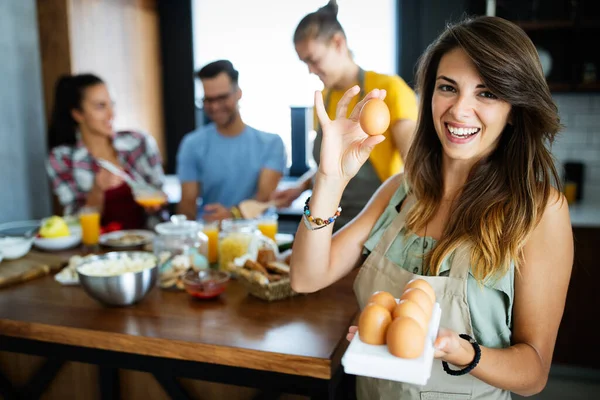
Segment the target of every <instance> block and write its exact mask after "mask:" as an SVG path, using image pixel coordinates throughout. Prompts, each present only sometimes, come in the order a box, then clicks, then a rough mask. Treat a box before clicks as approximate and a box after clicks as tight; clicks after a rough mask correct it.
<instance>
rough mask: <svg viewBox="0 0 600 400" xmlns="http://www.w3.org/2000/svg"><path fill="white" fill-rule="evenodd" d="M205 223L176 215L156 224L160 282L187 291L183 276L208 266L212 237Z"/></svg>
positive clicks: (163, 285)
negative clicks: (204, 231) (204, 227)
mask: <svg viewBox="0 0 600 400" xmlns="http://www.w3.org/2000/svg"><path fill="white" fill-rule="evenodd" d="M202 228H203V226H202V224H200V223H198V222H196V221H188V220H187V219H186V217H185V215H173V216H172V217H171V219H170V222H163V223H160V224H158V225H156V226H155V228H154V229H155V230H156V232H157V233H158V235H157V236H156V237H155V238H154V243H153V248H154V254H155V255H156V256H157V257H158V260H159V261H158V262H159V285H160V287H162V288H177V289H180V290H183V289H184V287H183V281H182V278H183V275H184V274H185V273H186V272H187V271H188V270H190V269H195V270H200V269H204V268H208V237H207V236H206V235H205V234H204V233H203V232H202Z"/></svg>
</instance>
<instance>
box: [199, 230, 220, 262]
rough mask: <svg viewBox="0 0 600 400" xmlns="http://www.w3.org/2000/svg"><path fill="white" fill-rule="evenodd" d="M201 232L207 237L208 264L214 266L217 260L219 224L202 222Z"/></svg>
mask: <svg viewBox="0 0 600 400" xmlns="http://www.w3.org/2000/svg"><path fill="white" fill-rule="evenodd" d="M202 232H204V234H205V235H206V236H207V237H208V262H209V264H214V263H216V262H217V261H218V259H219V222H218V221H214V222H206V221H202Z"/></svg>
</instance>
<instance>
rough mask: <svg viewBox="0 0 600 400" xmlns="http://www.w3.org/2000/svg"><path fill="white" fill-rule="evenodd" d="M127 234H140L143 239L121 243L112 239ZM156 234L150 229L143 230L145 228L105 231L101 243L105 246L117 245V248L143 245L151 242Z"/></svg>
mask: <svg viewBox="0 0 600 400" xmlns="http://www.w3.org/2000/svg"><path fill="white" fill-rule="evenodd" d="M125 235H139V236H143V239H140V241H138V242H135V243H129V244H119V243H113V242H111V241H112V240H118V239H120V238H121V237H123V236H125ZM155 236H156V235H155V234H154V232H152V231H148V230H143V229H130V230H123V231H114V232H109V233H105V234H104V235H101V236H100V244H101V245H103V246H106V247H116V248H118V247H134V246H141V245H144V244H147V243H151V242H152V240H153V239H154V237H155Z"/></svg>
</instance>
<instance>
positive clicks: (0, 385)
mask: <svg viewBox="0 0 600 400" xmlns="http://www.w3.org/2000/svg"><path fill="white" fill-rule="evenodd" d="M0 398H2V399H4V400H17V399H18V395H17V391H16V390H15V387H14V386H13V385H12V383H10V381H9V380H8V378H7V377H6V376H5V375H4V374H3V373H2V372H0Z"/></svg>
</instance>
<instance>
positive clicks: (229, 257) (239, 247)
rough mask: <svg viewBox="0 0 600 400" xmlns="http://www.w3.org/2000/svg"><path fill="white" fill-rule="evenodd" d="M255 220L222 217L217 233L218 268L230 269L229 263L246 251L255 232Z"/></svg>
mask: <svg viewBox="0 0 600 400" xmlns="http://www.w3.org/2000/svg"><path fill="white" fill-rule="evenodd" d="M257 232H258V230H257V228H256V221H254V220H248V219H224V220H223V221H221V233H220V235H219V269H221V270H223V271H230V270H231V268H230V265H229V264H230V263H231V262H233V260H234V259H236V258H237V257H240V256H243V255H244V254H246V252H247V251H248V245H249V244H250V242H251V241H252V238H253V237H254V236H255V235H256V234H257Z"/></svg>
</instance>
